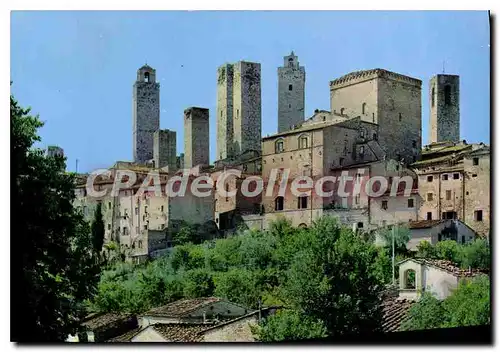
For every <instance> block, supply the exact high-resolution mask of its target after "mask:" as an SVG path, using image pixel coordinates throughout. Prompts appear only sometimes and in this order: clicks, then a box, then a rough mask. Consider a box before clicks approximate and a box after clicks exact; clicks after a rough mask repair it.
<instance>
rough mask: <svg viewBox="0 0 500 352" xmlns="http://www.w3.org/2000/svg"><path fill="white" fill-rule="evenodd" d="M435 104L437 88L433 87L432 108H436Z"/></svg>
mask: <svg viewBox="0 0 500 352" xmlns="http://www.w3.org/2000/svg"><path fill="white" fill-rule="evenodd" d="M435 102H436V88H434V87H432V93H431V104H432V107H434V104H435Z"/></svg>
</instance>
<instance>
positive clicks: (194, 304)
mask: <svg viewBox="0 0 500 352" xmlns="http://www.w3.org/2000/svg"><path fill="white" fill-rule="evenodd" d="M221 300H222V299H220V298H217V297H203V298H194V299H181V300H178V301H175V302H172V303H170V304H167V305H164V306H161V307H157V308H153V309H151V310H149V311H147V312H146V313H144V314H143V315H154V316H162V317H176V318H178V317H183V316H186V315H188V314H189V313H191V312H193V311H195V310H197V309H199V308H202V307H204V306H206V305H209V304H212V303H216V302H220V301H221Z"/></svg>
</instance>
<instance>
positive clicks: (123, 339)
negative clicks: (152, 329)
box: [106, 328, 141, 342]
mask: <svg viewBox="0 0 500 352" xmlns="http://www.w3.org/2000/svg"><path fill="white" fill-rule="evenodd" d="M139 331H141V328H135V329H132V330H130V331H127V332H126V333H124V334H121V335H119V336H116V337H113V338H111V339H109V340H107V341H106V342H130V340H131V339H132V337H134V336H135V335H136V334H137V333H138V332H139Z"/></svg>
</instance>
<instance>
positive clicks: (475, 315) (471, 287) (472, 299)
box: [402, 275, 490, 330]
mask: <svg viewBox="0 0 500 352" xmlns="http://www.w3.org/2000/svg"><path fill="white" fill-rule="evenodd" d="M489 323H490V280H489V278H488V277H487V276H486V275H483V276H479V277H477V278H475V279H474V280H464V281H462V282H460V284H459V286H458V288H457V289H456V290H455V291H454V292H453V293H452V294H451V295H450V296H449V297H447V298H446V299H444V300H443V301H440V300H438V299H437V298H435V297H433V296H432V295H431V294H429V293H425V294H423V295H422V297H421V299H420V300H419V301H418V302H417V303H416V304H414V305H413V306H412V307H411V308H410V311H409V318H408V320H407V321H405V322H404V323H403V325H402V329H403V330H419V329H432V328H450V327H459V326H471V325H485V324H489Z"/></svg>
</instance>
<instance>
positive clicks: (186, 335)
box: [153, 323, 214, 342]
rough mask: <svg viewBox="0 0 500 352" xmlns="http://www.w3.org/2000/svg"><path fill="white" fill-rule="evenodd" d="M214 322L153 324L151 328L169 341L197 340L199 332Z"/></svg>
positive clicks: (200, 336) (200, 337) (199, 339)
mask: <svg viewBox="0 0 500 352" xmlns="http://www.w3.org/2000/svg"><path fill="white" fill-rule="evenodd" d="M213 325H214V324H187V323H186V324H183V323H178V324H154V325H153V329H154V330H155V331H157V332H158V333H159V334H160V335H162V336H163V337H164V338H165V339H167V340H168V341H171V342H199V341H201V340H202V338H203V336H202V335H201V332H202V331H204V330H206V329H208V328H210V327H212V326H213Z"/></svg>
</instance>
